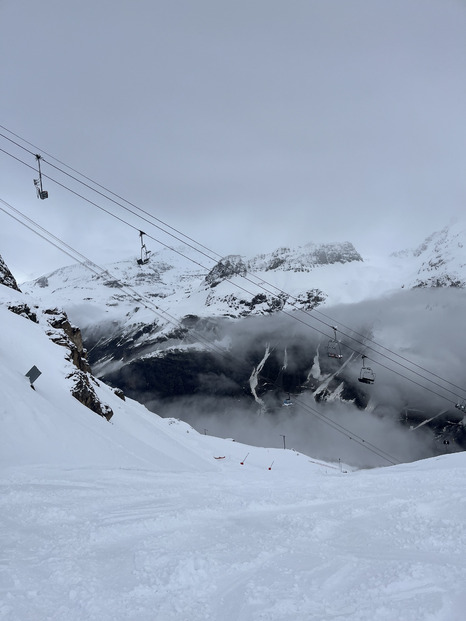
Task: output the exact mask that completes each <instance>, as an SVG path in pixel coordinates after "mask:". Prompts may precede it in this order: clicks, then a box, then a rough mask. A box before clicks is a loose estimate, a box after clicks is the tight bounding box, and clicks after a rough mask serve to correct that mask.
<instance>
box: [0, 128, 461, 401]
mask: <svg viewBox="0 0 466 621" xmlns="http://www.w3.org/2000/svg"><path fill="white" fill-rule="evenodd" d="M0 127H2V128H3V129H6V131H8V132H10V133H11V134H12V135H14V136H16V137H18V138H19V139H20V140H22V141H24V142H26V143H27V144H30V145H31V146H34V147H35V145H32V143H30V142H28V141H27V140H25V139H23V138H21V137H20V136H18V134H15V133H14V132H11V131H10V130H9V129H7V128H5V127H4V126H2V125H0ZM0 136H2V137H3V138H6V139H7V140H9V141H10V142H12V143H13V144H15V145H16V146H18V147H20V148H21V149H23V150H25V151H27V152H28V153H30V154H31V155H34V153H33V152H32V151H30V150H29V149H26V148H25V147H24V146H22V145H20V144H19V143H17V142H16V141H14V140H12V139H11V138H9V137H8V136H5V135H4V134H1V133H0ZM2 151H3V152H4V153H7V154H8V155H11V154H9V153H8V152H6V151H4V150H3V149H2ZM12 157H14V156H12ZM36 157H37V156H36ZM50 157H52V159H55V160H56V161H59V162H60V163H62V162H61V161H60V160H58V159H57V158H54V157H53V156H50ZM15 159H17V161H19V162H21V163H23V164H26V165H28V164H27V163H26V162H23V161H22V160H20V159H19V158H15ZM47 163H48V164H49V165H50V166H52V167H54V168H55V169H57V170H58V171H60V172H62V173H63V174H65V175H67V176H69V177H70V178H72V179H73V180H75V181H77V182H78V183H81V184H82V185H84V186H85V187H87V188H88V189H90V190H91V191H94V192H96V193H97V194H99V195H100V196H102V197H103V198H106V199H107V200H110V201H111V202H113V203H114V204H117V205H118V206H120V207H122V208H123V209H125V210H126V211H129V212H130V213H131V214H133V215H136V216H137V217H140V218H141V219H142V220H144V221H145V222H146V223H148V224H150V225H151V226H155V227H156V228H158V229H159V230H161V231H163V232H164V233H166V234H167V235H170V236H171V237H173V238H174V239H176V240H177V241H180V242H182V243H185V244H186V245H187V246H188V247H190V248H191V249H193V250H195V251H196V252H200V253H201V254H202V255H203V256H205V257H207V258H208V259H209V260H212V261H216V260H217V258H218V257H220V256H221V255H219V254H218V253H216V252H214V251H212V250H209V249H208V248H206V247H205V246H202V244H199V242H196V241H195V240H193V239H192V238H190V237H189V236H186V235H185V234H184V233H182V232H180V231H178V230H177V229H174V228H173V227H171V226H170V225H169V224H167V223H165V222H163V221H162V220H160V219H159V218H156V217H155V216H153V215H152V214H150V213H149V212H147V211H145V210H143V209H141V208H139V207H137V206H136V205H134V204H133V203H131V202H129V201H127V200H126V199H124V198H121V197H119V196H118V195H117V194H115V193H113V192H112V191H111V190H108V189H107V188H105V187H104V186H101V184H99V183H97V182H95V181H94V180H92V179H90V177H87V176H86V175H83V174H82V173H80V172H78V171H76V170H75V169H73V168H71V167H69V166H68V165H67V164H63V165H64V166H66V167H67V168H70V170H73V171H74V172H77V174H79V175H80V176H82V177H84V178H86V179H87V180H89V181H91V183H93V184H95V185H97V186H98V187H101V188H102V189H105V191H107V192H109V193H110V194H112V195H114V196H116V197H117V198H120V199H121V200H123V201H125V202H127V203H128V204H129V205H131V206H133V207H135V208H136V209H138V210H139V211H141V212H142V213H144V214H146V215H147V216H149V217H150V218H152V219H154V220H156V221H157V222H161V223H163V224H164V226H166V227H167V228H170V229H172V230H176V232H177V233H179V234H180V235H182V236H183V237H184V238H185V239H189V240H190V241H192V242H193V243H195V244H197V245H199V246H202V247H203V248H204V249H206V250H208V252H209V253H210V254H206V253H205V252H203V251H200V250H199V249H198V248H195V247H194V246H192V245H191V244H187V243H186V242H185V241H184V240H183V239H180V238H179V237H177V236H175V235H173V234H172V233H170V232H169V231H167V230H165V229H163V228H162V227H160V226H157V225H154V224H153V223H152V222H151V221H150V220H148V219H147V218H143V217H142V216H139V215H138V214H135V213H134V212H133V211H132V210H131V209H128V208H127V207H125V206H124V205H121V204H120V203H119V202H117V201H115V200H114V199H111V198H109V197H108V196H106V195H105V194H103V193H102V192H99V191H98V190H96V189H95V188H92V187H91V186H89V185H88V184H86V183H84V182H82V181H81V180H80V179H77V178H76V177H74V176H73V175H70V174H69V173H66V171H63V170H62V169H60V168H58V167H57V166H54V165H53V164H52V163H51V162H48V161H47ZM31 168H32V167H31ZM44 177H47V178H49V179H51V180H52V181H54V182H55V183H58V185H61V186H62V187H64V188H65V189H68V190H69V191H70V192H72V193H74V194H76V195H77V196H78V197H80V198H83V199H84V200H87V201H88V202H89V203H90V204H91V205H94V206H95V207H97V208H99V209H101V210H102V211H104V212H105V213H108V214H109V215H111V216H113V217H115V218H117V219H119V220H120V221H121V222H122V223H125V224H127V225H128V226H132V225H131V224H130V223H128V222H127V221H125V220H124V219H122V218H118V216H116V215H115V214H113V213H112V212H109V211H107V210H105V209H104V208H103V207H101V206H99V205H97V204H96V203H94V202H92V201H89V199H86V198H85V197H83V196H82V195H81V194H79V193H77V192H74V191H73V190H71V189H70V188H68V186H65V185H64V184H60V183H59V182H58V181H56V180H55V179H52V178H51V177H49V176H47V175H44ZM132 228H133V229H137V228H138V227H134V226H132ZM148 237H150V238H151V239H153V240H154V241H156V242H157V243H160V244H161V245H163V246H164V247H166V248H167V249H169V250H172V251H174V252H177V253H178V254H181V256H183V257H184V258H187V259H188V260H190V261H192V262H194V263H195V264H197V265H199V266H200V267H202V268H203V269H206V270H209V269H210V268H209V267H207V266H204V265H202V264H200V263H199V262H197V261H195V260H194V259H192V258H191V257H187V256H186V255H184V254H183V253H181V252H180V251H178V250H176V249H174V248H171V247H170V246H168V245H167V244H165V243H164V242H162V241H161V240H158V239H156V238H154V237H152V236H150V235H148ZM212 255H215V256H212ZM242 278H243V279H244V280H246V281H247V282H250V283H252V284H254V286H259V287H260V288H261V289H262V290H263V291H266V292H267V293H270V294H271V295H273V296H275V297H276V296H277V293H276V291H278V292H280V293H281V294H283V295H285V296H287V298H291V299H292V300H294V301H295V304H292V303H290V305H291V306H292V307H294V308H295V309H296V310H300V312H302V313H303V314H305V315H306V316H308V317H311V318H312V319H313V320H315V321H318V322H320V323H323V324H324V325H325V326H326V327H332V328H333V326H332V325H330V324H328V323H327V322H325V321H323V320H321V319H319V318H318V317H316V316H315V315H321V316H322V317H325V318H326V319H327V320H329V321H330V322H333V323H334V320H333V319H332V318H331V317H329V316H328V315H326V314H325V313H323V312H322V311H319V310H317V309H313V311H312V314H311V313H309V312H308V311H306V310H302V309H300V308H299V307H297V306H296V302H297V298H296V297H294V296H292V295H290V294H288V293H287V292H286V291H284V290H282V289H280V288H279V287H277V286H275V285H273V284H271V283H269V282H267V281H266V280H264V279H259V278H258V277H256V276H254V275H249V276H246V275H242ZM228 282H231V281H228ZM232 284H233V285H234V286H236V287H238V288H240V289H242V290H243V291H245V292H246V293H250V294H251V292H250V291H247V290H246V289H244V288H242V287H241V286H240V285H238V283H232ZM264 285H268V286H270V287H272V288H273V289H274V291H271V290H270V289H267V288H266V287H264ZM281 310H282V312H285V314H287V313H286V311H283V309H281ZM293 319H296V317H295V316H293ZM301 323H304V325H309V324H306V323H305V322H301ZM341 325H343V327H345V328H346V329H348V330H350V331H351V332H353V334H356V335H358V336H360V337H361V338H363V339H364V342H363V343H362V342H361V341H358V340H357V339H355V337H354V336H352V335H351V334H346V333H344V332H342V331H341V330H340V332H341V334H342V335H343V336H344V337H345V338H347V339H350V340H352V341H354V342H356V343H357V344H358V345H363V346H364V347H366V348H368V349H370V350H371V351H373V352H375V353H377V354H379V355H381V356H383V357H385V358H387V359H388V360H391V361H392V362H394V363H397V362H396V361H394V360H392V359H391V358H390V357H389V356H387V355H386V354H383V353H382V352H380V351H378V350H377V349H374V348H373V347H371V346H369V345H368V344H367V343H372V344H374V345H376V347H378V348H380V349H382V350H384V351H387V352H389V353H390V354H391V355H392V356H395V357H397V358H399V359H400V360H403V361H404V362H406V363H408V364H409V365H411V366H413V367H415V368H418V369H421V370H422V371H424V372H425V373H427V374H428V375H431V376H432V377H435V378H437V379H438V380H440V381H441V382H443V383H445V384H448V385H450V386H452V387H454V388H456V389H457V390H460V391H464V389H463V388H462V387H460V386H458V385H456V384H454V383H453V382H451V381H449V380H447V379H445V378H442V377H441V376H440V375H438V374H436V373H435V372H433V371H430V370H428V369H426V368H425V367H423V366H422V365H418V364H417V363H415V362H412V361H410V360H409V359H407V358H406V357H405V356H402V355H401V354H398V353H396V352H394V351H393V350H391V349H389V348H387V347H385V346H384V345H382V344H380V343H377V342H376V341H374V340H373V339H370V338H369V337H367V336H366V335H363V334H361V333H359V332H357V331H355V330H353V329H352V328H350V327H348V326H345V325H344V324H341ZM309 327H311V328H313V329H315V330H317V329H316V328H315V327H314V326H309ZM317 331H318V332H319V333H320V334H323V335H324V336H327V334H326V333H324V332H321V331H319V330H317ZM345 347H347V348H349V349H350V350H352V351H354V352H356V353H358V352H357V350H356V349H354V348H352V347H350V346H349V345H348V344H346V345H345ZM397 364H400V366H402V367H403V368H404V369H406V370H407V371H409V372H411V373H413V374H415V375H417V376H418V377H421V378H422V379H425V380H426V381H430V382H432V380H431V379H429V378H426V377H425V376H423V375H422V374H420V373H418V372H417V371H415V370H413V369H412V368H410V367H409V366H406V365H404V364H402V363H397ZM433 383H434V384H435V385H437V386H438V387H439V388H441V389H444V390H447V391H448V392H450V393H451V394H453V395H455V397H457V398H459V399H462V398H463V397H462V396H460V395H458V394H457V393H454V392H453V391H450V390H449V389H446V388H445V387H444V386H442V385H440V384H437V383H436V382H433Z"/></svg>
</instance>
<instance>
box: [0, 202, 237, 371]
mask: <svg viewBox="0 0 466 621" xmlns="http://www.w3.org/2000/svg"><path fill="white" fill-rule="evenodd" d="M0 202H1V203H2V204H4V205H5V206H7V207H8V208H9V209H11V210H13V211H14V212H16V213H17V214H20V215H21V217H23V218H24V219H25V220H26V221H27V222H28V223H29V224H27V223H25V222H23V221H22V220H20V219H19V218H18V217H15V216H14V215H12V214H11V213H9V212H8V211H6V210H5V209H3V208H2V207H0V210H1V211H3V212H4V213H5V214H7V215H8V216H10V217H11V218H13V219H14V220H16V221H17V222H19V223H20V224H22V225H23V226H25V227H26V228H28V229H29V230H31V231H32V232H33V233H35V234H37V235H38V236H39V237H41V238H42V239H44V240H45V241H47V242H48V243H50V244H51V245H53V246H54V247H55V248H57V249H58V250H61V251H62V252H64V253H65V254H66V255H68V256H69V257H71V258H72V259H73V260H74V261H77V262H78V263H80V264H81V265H83V266H84V267H85V268H87V269H89V270H90V271H92V272H93V273H94V274H96V275H97V276H100V277H106V278H109V279H111V280H112V281H114V282H115V283H116V284H117V285H118V288H119V289H120V290H121V291H122V292H123V293H126V294H127V295H129V296H130V297H131V298H132V299H133V300H134V301H136V302H138V303H139V304H141V306H144V308H146V309H147V310H149V311H152V312H154V313H155V314H156V315H158V316H159V317H160V318H161V319H164V320H165V321H167V322H168V323H171V324H173V325H175V326H176V327H178V326H180V320H179V319H177V318H176V317H174V316H173V315H171V314H170V313H168V312H167V311H165V310H163V309H161V308H160V307H158V306H157V305H156V304H154V303H153V302H152V301H151V300H149V299H148V298H145V296H142V295H141V294H139V293H138V292H137V291H136V290H135V289H133V288H132V287H130V286H128V285H124V284H123V283H122V282H121V281H120V280H119V279H118V278H117V277H116V276H115V275H113V274H112V273H111V272H109V271H108V270H107V269H105V268H103V267H100V266H99V265H97V264H96V263H94V262H93V261H91V260H90V259H89V258H87V257H86V256H85V255H83V254H81V253H80V252H78V251H76V250H75V249H74V248H72V247H71V246H69V245H68V244H66V242H64V241H62V240H61V239H60V238H58V237H56V236H55V235H53V234H52V233H50V232H49V231H47V229H44V228H43V227H41V226H40V225H39V224H38V223H36V222H34V221H33V220H32V219H31V218H28V216H26V215H25V214H23V213H22V212H20V211H19V210H17V209H15V208H14V207H13V206H12V205H10V204H9V203H7V202H6V201H4V200H3V199H1V198H0ZM189 332H190V333H191V334H192V335H194V336H196V338H198V339H199V341H201V342H202V343H203V344H204V345H206V346H208V347H210V349H212V350H213V351H215V352H216V353H218V354H219V355H221V356H223V357H225V358H226V359H228V360H230V359H231V356H230V355H227V354H225V351H224V350H223V349H220V348H219V347H217V346H215V345H214V344H212V343H211V341H209V340H208V339H205V337H204V336H203V335H201V334H199V333H196V331H195V330H193V329H192V328H191V329H190V330H189Z"/></svg>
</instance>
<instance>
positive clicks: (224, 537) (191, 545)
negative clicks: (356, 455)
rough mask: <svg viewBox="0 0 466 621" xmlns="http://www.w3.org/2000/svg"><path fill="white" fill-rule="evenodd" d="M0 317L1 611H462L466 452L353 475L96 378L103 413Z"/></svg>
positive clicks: (222, 620)
mask: <svg viewBox="0 0 466 621" xmlns="http://www.w3.org/2000/svg"><path fill="white" fill-rule="evenodd" d="M4 290H5V287H1V292H0V293H2V296H3V298H2V299H5V298H7V297H8V296H18V295H19V294H17V293H16V292H11V293H10V292H9V291H8V292H7V293H5V292H4ZM0 322H1V324H0V325H1V326H2V329H1V331H0V382H1V393H2V400H1V404H0V426H1V434H0V485H1V494H0V503H1V508H0V550H1V552H0V619H2V621H45V620H47V621H64V620H66V621H88V620H89V621H90V620H95V621H120V620H121V621H304V620H306V621H334V620H335V619H341V620H345V621H460V620H463V619H464V610H465V609H466V593H465V590H464V585H465V583H466V559H465V549H466V521H465V519H464V517H465V515H466V455H464V454H463V453H456V454H452V455H444V456H442V457H438V458H433V459H429V460H425V461H421V462H415V463H411V464H407V465H398V466H393V467H390V468H380V469H373V470H366V471H362V470H360V471H352V470H350V469H349V468H348V467H346V466H345V465H344V464H338V463H337V464H329V463H324V462H321V461H318V460H315V459H313V458H312V456H307V455H303V454H300V453H297V452H295V451H293V450H280V449H265V448H258V447H251V446H246V445H243V444H240V443H238V442H234V441H233V440H225V439H218V438H214V437H210V436H208V435H203V434H199V433H197V432H196V431H194V430H193V429H192V428H191V427H189V425H187V424H185V423H182V422H179V421H178V420H176V419H162V418H160V417H158V416H156V415H155V414H152V413H150V412H148V411H147V410H146V409H145V408H144V407H143V406H141V405H139V404H138V403H136V402H134V401H131V400H126V401H122V400H121V399H119V398H118V397H117V396H116V395H115V394H114V393H113V391H112V390H110V389H109V388H108V387H106V386H105V385H103V384H102V383H100V382H99V385H98V386H96V391H97V392H98V394H99V397H100V398H101V399H102V400H103V401H104V402H106V403H108V404H109V405H110V406H111V407H112V409H113V410H114V416H113V418H112V419H111V421H110V422H107V421H106V420H105V419H104V418H101V417H99V416H97V415H96V414H94V413H92V412H90V411H89V410H88V409H87V408H85V407H84V406H82V405H81V404H80V403H79V402H78V401H76V400H75V399H74V398H73V397H72V396H71V395H70V393H69V386H68V383H67V379H66V375H67V373H68V371H69V369H68V368H67V364H68V363H66V362H65V359H64V354H65V352H64V349H63V348H61V347H59V346H58V345H55V344H53V343H52V342H51V341H49V339H48V338H47V337H46V335H45V334H44V332H43V330H42V328H41V326H40V325H37V324H34V323H33V322H31V321H30V320H28V319H25V318H23V317H20V316H17V315H14V314H13V313H11V312H10V311H8V310H7V309H6V308H5V307H0ZM33 364H35V365H36V366H37V367H38V368H39V369H40V370H41V371H42V375H41V376H40V377H39V378H38V379H37V380H36V382H35V390H31V388H30V386H29V381H28V379H27V378H26V377H25V373H26V372H27V371H28V369H29V368H30V367H31V366H32V365H33Z"/></svg>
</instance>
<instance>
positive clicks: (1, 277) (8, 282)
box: [0, 256, 21, 291]
mask: <svg viewBox="0 0 466 621" xmlns="http://www.w3.org/2000/svg"><path fill="white" fill-rule="evenodd" d="M0 284H1V285H5V287H10V289H14V290H15V291H21V289H20V288H19V287H18V283H17V282H16V279H15V277H14V276H13V274H12V273H11V272H10V270H9V268H8V267H7V264H6V263H5V261H4V260H3V258H2V257H1V256H0Z"/></svg>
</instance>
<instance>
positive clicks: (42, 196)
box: [34, 154, 49, 200]
mask: <svg viewBox="0 0 466 621" xmlns="http://www.w3.org/2000/svg"><path fill="white" fill-rule="evenodd" d="M41 159H42V156H41V155H39V154H36V160H37V165H38V167H39V179H34V185H35V186H36V193H37V198H40V199H41V200H45V199H46V198H48V197H49V193H48V192H47V190H44V189H43V187H42V172H41V169H40V161H41Z"/></svg>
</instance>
